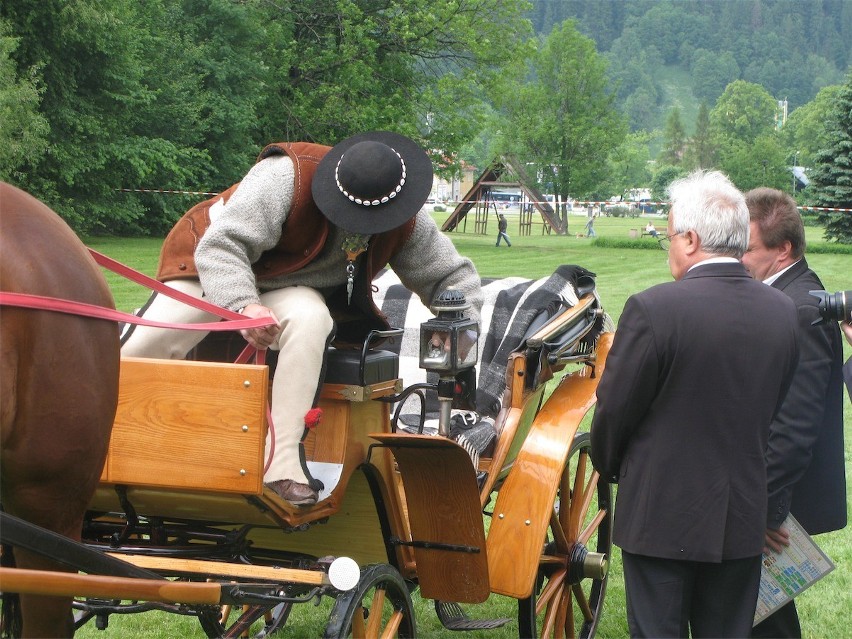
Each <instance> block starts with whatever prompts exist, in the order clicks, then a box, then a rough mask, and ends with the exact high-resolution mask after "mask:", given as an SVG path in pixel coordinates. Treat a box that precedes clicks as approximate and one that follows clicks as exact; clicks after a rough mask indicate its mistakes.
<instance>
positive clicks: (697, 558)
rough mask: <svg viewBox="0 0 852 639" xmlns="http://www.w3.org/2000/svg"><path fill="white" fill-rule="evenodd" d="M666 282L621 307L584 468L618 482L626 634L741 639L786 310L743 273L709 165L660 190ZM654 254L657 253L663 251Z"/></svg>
mask: <svg viewBox="0 0 852 639" xmlns="http://www.w3.org/2000/svg"><path fill="white" fill-rule="evenodd" d="M669 194H670V200H671V202H672V205H671V212H670V214H669V221H668V228H667V232H666V237H665V238H662V242H663V243H670V246H669V247H668V248H669V268H670V269H671V272H672V275H673V276H674V279H675V280H676V281H674V282H669V283H665V284H660V285H657V286H654V287H652V288H650V289H648V290H646V291H643V292H641V293H637V294H636V295H633V296H631V297H630V298H629V299H628V300H627V303H626V304H625V307H624V311H623V312H622V315H621V319H620V321H619V324H618V330H617V331H616V334H615V340H614V342H613V345H612V349H611V351H610V353H609V356H608V358H607V360H606V364H605V369H604V372H603V375H602V377H601V381H600V385H599V386H598V392H597V395H598V404H597V409H596V411H595V417H594V422H593V424H592V432H591V436H592V461H593V463H594V465H595V467H596V468H597V469H598V470H599V471H600V472H601V473H602V475H603V476H605V477H606V478H607V479H609V480H610V481H612V482H617V483H618V484H619V487H618V498H617V499H618V501H617V504H616V508H615V522H614V528H613V540H614V541H615V543H616V544H617V545H618V546H620V547H621V548H622V551H623V552H622V557H623V565H624V581H625V586H626V592H627V619H628V624H629V626H630V634H631V636H633V637H687V636H689V633H690V632H691V634H692V636H693V637H747V636H748V634H749V632H750V631H751V626H752V620H753V617H754V611H755V605H756V602H757V593H758V585H759V583H760V567H761V552H762V550H763V541H764V532H765V530H766V463H765V461H764V452H765V449H766V442H767V439H768V436H769V424H770V422H771V421H772V418H773V417H774V415H775V413H776V412H777V410H778V408H779V407H780V405H781V401H782V400H783V398H784V395H785V393H786V391H787V388H788V386H789V383H790V379H791V377H792V372H793V369H794V366H795V363H796V359H797V354H798V351H797V345H796V308H795V305H794V304H793V302H792V301H791V300H790V299H789V298H788V297H787V296H786V295H784V294H782V293H780V292H779V291H776V290H774V289H772V288H770V287H768V286H763V285H761V284H760V283H759V282H755V281H754V280H753V279H751V278H750V277H749V275H748V273H747V272H746V270H745V268H744V267H743V265H742V264H741V263H740V261H739V260H740V258H741V257H742V255H743V253H744V252H745V250H746V248H747V247H748V225H749V220H748V209H747V208H746V204H745V198H744V197H743V195H742V193H740V192H739V191H738V190H737V189H736V188H735V187H734V186H733V185H732V184H731V182H730V181H729V180H728V179H727V178H726V177H725V176H724V175H722V174H721V173H719V172H710V173H705V172H703V171H697V172H695V173H693V174H691V175H690V176H688V177H686V178H684V179H682V180H678V181H676V182H674V183H673V184H672V185H671V186H670V187H669ZM664 248H665V247H664Z"/></svg>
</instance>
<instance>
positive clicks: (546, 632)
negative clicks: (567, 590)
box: [536, 579, 564, 637]
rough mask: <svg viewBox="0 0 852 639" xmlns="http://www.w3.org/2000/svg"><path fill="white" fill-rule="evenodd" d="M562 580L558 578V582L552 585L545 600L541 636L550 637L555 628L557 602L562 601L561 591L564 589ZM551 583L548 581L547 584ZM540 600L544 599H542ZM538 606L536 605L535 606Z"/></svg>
mask: <svg viewBox="0 0 852 639" xmlns="http://www.w3.org/2000/svg"><path fill="white" fill-rule="evenodd" d="M563 583H564V582H563V581H562V580H561V579H560V580H559V584H557V585H556V586H555V587H554V592H553V593H552V595H551V597H549V598H548V599H547V600H546V603H547V611H546V612H545V613H544V620H543V621H542V623H541V636H542V637H552V636H553V632H554V629H555V628H556V617H557V615H558V613H559V607H560V606H559V603H560V602H561V601H562V591H563V590H564V585H563ZM551 584H552V582H551V583H549V584H548V586H550V585H551ZM541 601H545V600H544V599H542V600H541ZM536 608H538V606H536Z"/></svg>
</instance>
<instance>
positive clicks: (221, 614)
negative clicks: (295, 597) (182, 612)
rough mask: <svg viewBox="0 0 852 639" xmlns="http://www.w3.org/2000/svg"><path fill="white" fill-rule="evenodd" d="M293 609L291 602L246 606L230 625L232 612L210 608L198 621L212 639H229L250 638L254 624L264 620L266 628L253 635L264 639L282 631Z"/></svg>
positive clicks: (258, 638) (199, 616) (257, 638)
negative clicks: (250, 631)
mask: <svg viewBox="0 0 852 639" xmlns="http://www.w3.org/2000/svg"><path fill="white" fill-rule="evenodd" d="M292 608H293V604H291V603H289V602H285V603H280V604H277V605H269V606H263V605H260V606H258V605H254V606H245V607H244V608H243V609H242V612H241V614H240V616H239V617H238V618H237V620H236V621H235V622H233V623H230V624H229V621H228V617H229V616H230V610H227V611H226V610H225V609H223V608H220V607H210V608H208V609H205V610H202V611H200V612H199V615H198V620H199V621H200V622H201V628H202V629H203V630H204V632H205V634H206V635H207V636H208V637H211V639H213V638H218V639H229V638H235V637H248V636H249V634H248V633H249V629H250V628H251V626H252V624H254V623H255V622H256V621H259V620H260V619H263V620H264V626H263V627H262V628H261V629H260V631H259V632H257V633H255V634H253V635H251V637H252V638H253V639H263V638H264V637H268V636H269V635H272V634H275V633H276V632H278V631H279V630H281V628H282V627H283V626H284V624H285V623H286V622H287V618H288V617H289V615H290V611H291V610H292Z"/></svg>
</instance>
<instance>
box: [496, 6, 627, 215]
mask: <svg viewBox="0 0 852 639" xmlns="http://www.w3.org/2000/svg"><path fill="white" fill-rule="evenodd" d="M605 67H606V63H605V61H604V60H603V59H602V58H601V57H600V56H599V55H598V54H597V52H596V50H595V45H594V43H593V42H592V40H591V39H589V38H586V37H585V36H582V35H581V34H580V33H579V32H578V31H577V28H576V25H575V23H574V22H573V21H572V20H567V21H565V22H563V23H562V24H561V25H559V26H557V27H555V28H554V29H553V31H552V32H551V33H550V35H549V36H547V38H545V39H544V40H542V42H541V43H540V46H539V48H538V51H537V52H536V54H535V55H534V56H533V57H532V60H531V68H530V70H529V71H530V77H532V78H533V79H532V80H531V81H529V82H528V83H525V84H520V85H519V86H518V87H517V90H516V91H513V92H512V93H511V94H508V93H507V94H504V95H501V96H500V97H501V99H500V102H499V103H500V106H501V107H502V109H503V112H504V114H505V117H506V122H505V125H504V126H503V127H502V130H503V132H504V134H503V139H504V144H505V147H506V149H507V150H511V151H514V152H515V153H517V155H518V157H519V158H520V159H521V161H523V162H527V163H531V164H532V165H533V166H534V167H535V169H536V170H535V171H530V173H532V174H534V175H536V174H538V175H547V176H548V178H550V176H552V180H550V179H548V182H552V184H553V191H552V192H553V193H555V194H557V195H559V196H560V197H561V199H562V200H563V201H565V200H567V199H568V198H569V197H575V198H584V197H586V196H587V195H588V194H589V193H592V192H593V191H594V190H595V189H596V187H597V186H598V185H599V184H601V183H602V182H603V181H604V180H605V178H606V173H607V157H608V156H609V154H610V152H611V151H612V150H613V149H614V148H615V147H617V146H618V144H619V143H620V141H621V139H622V137H623V136H624V134H625V133H626V126H625V124H624V121H623V119H622V117H621V116H620V115H619V114H618V112H617V111H616V109H615V106H614V99H613V95H612V94H611V93H610V92H609V90H608V88H607V79H606V68H605ZM563 214H564V215H565V216H567V213H565V212H563ZM564 226H565V228H567V218H566V219H564Z"/></svg>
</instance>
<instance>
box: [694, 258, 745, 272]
mask: <svg viewBox="0 0 852 639" xmlns="http://www.w3.org/2000/svg"><path fill="white" fill-rule="evenodd" d="M730 262H739V260H738V259H736V258H735V257H708V258H707V259H706V260H701V261H700V262H696V263H695V264H693V265H692V266H690V267H689V268H688V269H686V272H687V273H689V272H690V271H691V270H692V269H694V268H695V267H696V266H703V265H704V264H727V263H730Z"/></svg>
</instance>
